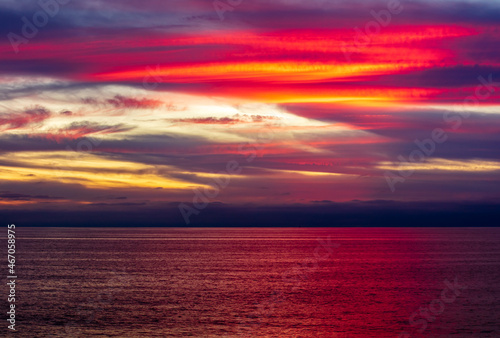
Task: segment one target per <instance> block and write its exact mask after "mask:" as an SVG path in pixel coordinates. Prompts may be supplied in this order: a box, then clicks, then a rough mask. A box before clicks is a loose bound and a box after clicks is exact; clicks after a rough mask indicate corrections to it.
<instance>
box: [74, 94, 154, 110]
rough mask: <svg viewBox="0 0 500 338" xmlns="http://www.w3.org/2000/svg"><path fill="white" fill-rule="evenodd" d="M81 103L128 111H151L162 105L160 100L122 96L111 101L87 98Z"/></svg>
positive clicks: (117, 96) (116, 96)
mask: <svg viewBox="0 0 500 338" xmlns="http://www.w3.org/2000/svg"><path fill="white" fill-rule="evenodd" d="M82 102H83V103H86V104H91V105H109V106H112V107H114V108H128V109H153V108H158V107H160V106H162V105H163V102H162V101H160V100H154V99H147V98H141V99H138V98H134V97H126V96H122V95H115V96H114V97H113V98H111V99H97V98H91V97H87V98H84V99H82Z"/></svg>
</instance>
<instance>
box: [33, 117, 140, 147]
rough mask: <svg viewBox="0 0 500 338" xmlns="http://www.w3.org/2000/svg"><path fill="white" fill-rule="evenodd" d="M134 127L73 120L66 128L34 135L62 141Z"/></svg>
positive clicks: (113, 132)
mask: <svg viewBox="0 0 500 338" xmlns="http://www.w3.org/2000/svg"><path fill="white" fill-rule="evenodd" d="M132 129H134V127H130V126H126V125H124V124H116V125H102V124H99V123H97V122H88V121H82V122H72V123H71V124H70V125H69V126H67V127H65V128H61V129H58V130H56V131H52V132H50V133H47V134H35V135H34V137H43V138H46V139H48V140H55V141H57V142H61V141H62V140H76V139H79V138H83V137H85V136H89V135H93V134H99V135H103V134H115V133H121V132H125V131H129V130H132Z"/></svg>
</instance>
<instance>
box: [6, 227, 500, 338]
mask: <svg viewBox="0 0 500 338" xmlns="http://www.w3.org/2000/svg"><path fill="white" fill-rule="evenodd" d="M6 233H7V229H5V232H4V234H2V237H1V238H2V243H4V244H0V245H1V246H2V253H3V254H4V255H3V257H6V247H7V242H6V239H5V234H6ZM16 235H17V242H16V246H17V247H16V258H17V262H16V274H17V276H18V279H17V288H16V310H17V311H16V315H17V316H16V329H17V331H16V332H15V334H12V333H10V332H8V330H7V325H8V322H7V321H6V320H5V319H6V318H7V315H6V314H5V312H6V311H7V307H8V303H7V292H8V289H7V287H4V289H3V290H4V295H5V296H3V297H2V298H3V299H2V301H1V302H2V304H3V311H2V312H3V313H4V315H3V316H4V319H3V320H2V322H3V324H2V326H4V327H2V328H1V331H0V336H5V337H7V336H9V337H10V336H16V337H31V338H32V337H394V338H397V337H500V229H491V228H489V229H488V228H418V229H415V228H243V229H242V228H217V229H200V228H174V229H172V228H171V229H164V228H161V229H160V228H127V229H125V228H104V229H103V228H99V229H97V228H77V229H72V228H22V227H18V228H17V229H16ZM6 266H7V262H6V259H5V269H3V271H4V272H5V274H7V272H6V270H7V267H6ZM5 277H6V276H5Z"/></svg>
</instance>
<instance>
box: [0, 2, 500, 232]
mask: <svg viewBox="0 0 500 338" xmlns="http://www.w3.org/2000/svg"><path fill="white" fill-rule="evenodd" d="M44 4H45V5H44ZM42 7H44V8H45V9H43V8H42ZM0 35H1V36H2V38H1V40H0V214H2V213H3V214H4V215H7V216H8V217H9V220H8V221H9V222H12V223H14V222H20V223H22V222H24V223H25V224H29V225H41V224H44V225H51V224H53V225H67V226H70V225H72V224H77V225H84V224H83V223H85V222H86V223H85V224H86V225H89V226H92V225H106V224H108V225H124V224H125V225H133V224H136V225H148V224H150V225H185V219H186V217H183V212H184V216H186V212H187V213H188V214H189V215H188V218H189V220H190V224H194V225H217V224H218V223H217V222H219V221H221V220H222V218H223V222H225V223H224V224H228V225H231V224H233V225H238V224H240V223H241V224H243V225H248V221H249V220H251V218H252V217H261V219H259V222H260V221H262V222H265V221H266V220H267V222H268V223H271V222H278V221H277V220H278V219H282V220H286V219H289V218H290V217H292V218H294V219H295V221H297V222H299V221H298V219H300V222H302V223H301V224H302V225H303V226H307V225H308V224H309V223H308V220H310V217H316V216H317V215H318V214H319V215H327V217H326V216H325V218H324V220H325V222H327V223H326V224H321V222H319V221H318V220H315V223H314V224H315V225H330V226H340V225H342V224H343V223H342V224H332V223H328V222H333V221H336V220H337V221H339V222H343V221H345V222H349V221H346V220H349V219H351V223H349V224H350V225H352V224H355V225H364V224H368V223H370V222H369V220H370V219H371V217H378V218H377V219H378V220H379V221H377V222H382V221H383V220H384V218H385V217H390V216H391V215H400V213H401V212H402V211H403V210H406V211H407V212H408V215H418V213H419V212H420V211H422V210H425V211H426V212H428V214H429V213H431V212H437V213H439V217H444V216H445V214H443V213H442V212H443V211H442V210H446V213H449V214H450V215H455V216H457V213H456V211H457V210H458V211H460V212H461V214H460V215H461V216H460V218H461V219H464V218H463V217H462V216H463V215H464V213H466V214H467V215H469V216H470V217H477V215H481V214H484V213H494V214H495V215H497V214H499V213H500V212H499V207H498V206H499V205H500V109H499V108H500V2H498V1H482V0H476V1H472V0H470V1H452V0H449V1H445V0H441V1H401V2H398V1H396V0H390V1H336V0H331V1H329V0H307V1H306V0H273V1H270V0H229V1H226V0H221V1H215V2H214V1H211V0H203V1H202V0H168V1H166V0H163V1H156V0H143V1H137V0H121V1H118V0H113V1H109V0H107V1H105V0H88V1H76V0H72V1H68V0H59V2H55V0H52V1H51V0H46V1H45V0H44V1H41V2H40V3H39V2H38V1H30V0H24V1H19V0H16V1H13V0H9V1H2V2H1V4H0ZM433 138H434V139H433ZM420 154H423V156H421V155H420ZM412 159H413V161H412ZM228 168H230V169H231V168H232V169H233V172H228ZM200 196H202V197H200ZM200 201H201V202H200ZM197 202H199V203H198V205H196V204H197ZM180 203H181V204H180ZM179 205H181V208H180V209H179ZM182 208H184V209H182ZM465 209H467V211H464V210H465ZM183 210H184V211H183ZM297 210H300V212H298V211H297ZM380 210H382V211H380ZM485 210H486V211H485ZM379 211H380V212H381V214H380V213H378V212H379ZM294 212H295V213H297V218H295V216H293V215H295V214H294ZM393 212H394V213H393ZM339 214H342V216H339ZM375 214H376V216H374V215H375ZM221 215H224V216H221ZM256 215H260V216H256ZM262 215H266V217H267V218H266V217H264V216H262ZM280 215H285V216H283V217H282V218H280V217H281V216H280ZM291 215H292V216H291ZM349 215H351V216H352V215H363V216H359V217H357V218H356V221H355V222H354V221H352V218H349V217H350V216H349ZM446 215H447V214H446ZM471 215H473V216H471ZM287 217H288V218H287ZM336 217H338V218H336ZM320 218H321V216H320ZM242 219H244V220H242ZM466 219H469V218H466ZM139 220H140V221H141V222H142V224H137V222H138V221H139ZM255 220H257V218H256V219H255ZM134 222H135V223H134ZM283 222H284V225H286V222H285V221H283ZM363 222H364V223H363ZM401 222H405V220H403V219H402V220H401ZM436 222H437V221H436V220H435V219H434V223H436ZM481 222H483V221H478V223H479V224H477V225H480V224H481ZM434 223H433V224H434ZM496 223H498V222H496ZM16 224H17V223H16ZM221 224H222V223H221ZM370 224H371V223H370ZM377 224H378V225H380V223H377ZM482 224H484V223H482ZM266 225H272V224H266ZM282 225H283V224H282ZM401 225H404V224H401ZM443 225H446V224H443ZM471 225H476V224H471Z"/></svg>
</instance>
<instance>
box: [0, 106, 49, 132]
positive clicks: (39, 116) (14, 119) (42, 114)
mask: <svg viewBox="0 0 500 338" xmlns="http://www.w3.org/2000/svg"><path fill="white" fill-rule="evenodd" d="M50 116H51V112H50V111H49V110H47V109H46V108H44V107H41V106H35V107H33V108H27V109H26V110H24V111H22V112H15V113H4V114H0V128H2V129H3V130H12V129H20V128H23V127H28V126H31V127H33V126H35V125H38V124H40V123H41V122H43V121H45V120H46V119H48V118H49V117H50Z"/></svg>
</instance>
